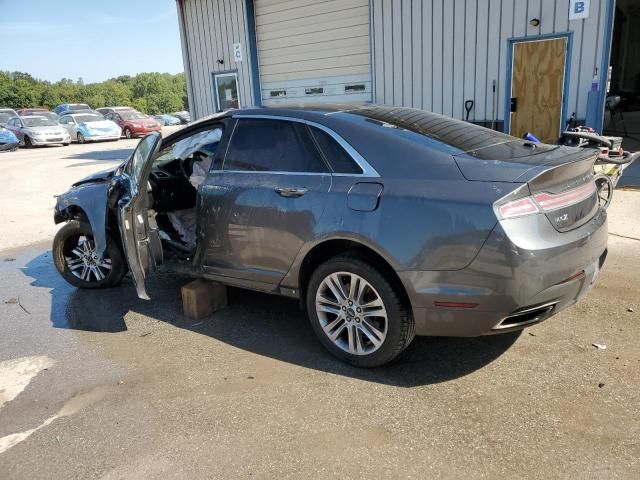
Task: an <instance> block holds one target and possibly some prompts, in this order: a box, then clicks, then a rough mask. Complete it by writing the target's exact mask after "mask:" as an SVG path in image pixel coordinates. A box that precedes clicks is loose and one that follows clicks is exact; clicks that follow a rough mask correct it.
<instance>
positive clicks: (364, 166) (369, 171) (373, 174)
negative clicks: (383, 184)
mask: <svg viewBox="0 0 640 480" xmlns="http://www.w3.org/2000/svg"><path fill="white" fill-rule="evenodd" d="M231 118H234V119H235V120H236V123H235V125H234V127H233V131H232V132H231V136H230V137H229V143H228V144H227V151H228V149H229V145H230V144H231V141H232V140H233V134H234V133H235V130H236V125H237V124H238V120H242V119H243V118H253V119H265V120H280V121H284V122H297V123H302V124H304V125H307V126H309V127H315V128H319V129H320V130H322V131H323V132H325V133H327V134H328V135H329V136H331V137H332V138H333V139H334V140H335V141H336V142H338V144H339V145H340V146H341V147H342V148H343V149H344V150H345V151H346V152H347V154H348V155H349V156H350V157H351V158H352V159H353V161H354V162H356V164H357V165H358V166H359V167H360V169H361V170H362V173H333V172H327V173H321V172H285V171H269V172H255V171H250V170H225V169H224V165H225V163H226V161H227V151H225V154H224V160H223V161H222V166H221V169H220V171H221V172H232V173H252V174H254V175H255V174H256V173H262V174H268V173H272V174H276V175H285V174H286V175H332V176H335V177H358V178H362V177H366V178H380V174H379V173H378V172H377V171H376V170H375V169H374V168H373V167H372V166H371V165H370V164H369V163H368V162H367V161H366V160H365V159H364V158H363V157H362V155H360V154H359V153H358V151H357V150H356V149H355V148H353V147H352V146H351V144H349V143H348V142H347V141H346V140H345V139H344V138H342V137H341V136H340V135H338V134H337V133H336V132H334V131H333V130H331V129H330V128H328V127H326V126H324V125H322V124H320V123H316V122H313V121H311V120H305V119H302V118H295V117H285V116H279V115H232V117H231ZM309 135H312V134H311V132H309ZM311 138H312V140H313V141H314V145H315V139H313V136H312V137H311ZM316 148H317V146H316ZM323 161H324V159H323Z"/></svg>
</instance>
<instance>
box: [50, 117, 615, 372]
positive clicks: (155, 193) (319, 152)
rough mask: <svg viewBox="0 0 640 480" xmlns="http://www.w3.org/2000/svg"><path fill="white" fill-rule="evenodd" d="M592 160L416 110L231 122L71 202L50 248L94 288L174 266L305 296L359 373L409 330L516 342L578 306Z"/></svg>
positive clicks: (204, 123) (322, 333)
mask: <svg viewBox="0 0 640 480" xmlns="http://www.w3.org/2000/svg"><path fill="white" fill-rule="evenodd" d="M596 155H597V152H593V151H587V150H585V149H574V148H569V147H562V146H553V145H543V144H532V143H530V142H527V141H525V140H521V139H517V138H514V137H511V136H509V135H505V134H503V133H499V132H495V131H492V130H488V129H485V128H483V127H480V126H476V125H473V124H470V123H467V122H463V121H459V120H455V119H452V118H448V117H444V116H441V115H437V114H433V113H428V112H425V111H421V110H414V109H409V108H396V107H385V106H377V105H367V106H362V107H355V106H350V107H344V106H331V105H322V106H306V107H304V106H302V107H295V108H294V107H292V108H284V107H283V108H277V109H271V108H251V109H246V110H233V111H228V112H224V113H220V114H217V115H215V116H212V117H208V118H206V119H203V120H200V121H198V122H195V123H193V124H191V125H190V126H188V127H186V128H185V129H183V130H180V131H178V132H176V133H174V134H172V135H170V136H169V137H167V138H166V139H164V140H163V139H162V138H161V136H160V135H159V134H158V133H152V134H149V135H148V136H146V137H144V138H143V139H142V140H141V141H140V143H139V144H138V147H137V148H136V150H135V151H134V153H133V154H132V155H131V157H130V158H129V159H128V160H127V161H125V162H124V163H123V164H122V165H120V166H119V167H117V168H116V169H114V170H110V171H107V172H104V173H101V174H95V175H93V176H91V177H88V178H86V179H84V180H81V181H79V182H77V183H76V184H74V185H73V187H72V188H71V189H70V190H69V191H68V192H67V193H65V194H63V195H60V196H59V197H58V199H57V204H56V207H55V222H56V223H64V224H65V225H64V226H63V227H62V228H61V230H60V231H59V232H58V234H57V235H56V237H55V240H54V245H53V253H54V259H55V264H56V267H57V269H58V270H59V272H60V273H61V274H62V276H63V277H64V278H65V279H66V280H67V281H68V282H69V283H71V284H73V285H75V286H77V287H81V288H100V287H110V286H114V285H117V284H118V283H120V281H121V280H122V279H123V277H124V276H125V274H126V273H127V272H130V273H131V277H132V279H133V282H134V284H135V287H136V289H137V293H138V296H139V297H140V298H143V299H149V296H148V294H147V289H146V287H145V280H146V279H147V278H148V276H149V275H151V274H152V273H153V272H154V271H155V270H156V269H157V268H158V267H159V266H160V264H162V263H165V264H168V265H170V267H171V270H172V271H175V272H178V273H179V274H185V275H188V276H191V277H199V278H205V279H210V280H215V281H218V282H222V283H224V284H226V285H231V286H236V287H241V288H248V289H254V290H258V291H262V292H268V293H272V294H278V295H284V296H287V297H292V298H296V299H299V300H300V301H301V303H302V304H303V306H304V308H305V310H306V312H307V314H308V317H309V320H310V322H311V325H312V327H313V330H314V331H315V333H316V335H317V336H318V338H319V340H320V342H321V343H322V344H323V345H324V346H325V347H326V348H327V349H328V350H329V351H330V352H331V353H332V354H334V355H335V356H337V357H339V358H341V359H342V360H344V361H347V362H349V363H351V364H354V365H358V366H364V367H372V366H377V365H382V364H384V363H387V362H389V361H391V360H392V359H393V358H395V357H396V356H397V355H398V354H400V353H401V352H402V351H403V350H404V349H405V348H406V347H407V346H408V345H409V343H410V342H411V341H412V339H413V338H414V335H438V336H440V335H441V336H478V335H487V334H497V333H504V332H512V331H516V330H520V329H522V328H524V327H526V326H530V325H534V324H536V323H539V322H541V321H543V320H545V319H547V318H549V317H551V316H553V315H555V314H556V313H558V312H560V311H561V310H563V309H564V308H566V307H568V306H569V305H572V304H574V303H575V302H576V301H578V300H579V299H580V298H581V297H582V296H583V295H585V293H586V292H587V291H588V290H589V288H590V287H591V285H592V284H593V283H594V281H595V279H596V277H597V275H598V272H599V270H600V268H601V267H602V264H603V262H604V259H605V257H606V254H607V221H606V219H607V217H606V211H605V210H604V209H602V208H601V207H600V206H599V204H598V199H597V193H596V187H595V184H594V177H593V163H594V161H595V159H596Z"/></svg>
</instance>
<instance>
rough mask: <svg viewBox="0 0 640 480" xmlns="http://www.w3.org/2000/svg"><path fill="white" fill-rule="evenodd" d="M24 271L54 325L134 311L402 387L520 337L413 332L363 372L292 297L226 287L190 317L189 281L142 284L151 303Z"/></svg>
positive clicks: (118, 319) (108, 320)
mask: <svg viewBox="0 0 640 480" xmlns="http://www.w3.org/2000/svg"><path fill="white" fill-rule="evenodd" d="M22 272H23V273H24V274H25V275H27V276H29V277H31V278H33V279H34V280H33V282H32V283H31V285H32V286H35V287H44V288H48V289H51V317H50V320H51V323H52V326H53V327H55V328H70V329H76V330H87V331H93V332H104V333H105V334H109V333H110V332H122V331H126V330H127V325H126V323H125V321H124V319H123V317H124V315H125V314H126V313H127V312H129V311H132V312H135V313H138V314H141V315H145V316H149V317H151V318H154V319H156V320H160V321H163V322H167V323H170V324H172V325H174V326H175V327H178V328H183V329H187V330H190V331H193V332H196V333H199V334H201V335H207V336H209V337H212V338H215V339H217V340H219V341H222V342H225V343H227V344H229V345H232V346H234V347H237V348H240V349H243V350H246V351H250V352H253V353H257V354H260V355H263V356H266V357H270V358H274V359H277V360H280V361H284V362H289V363H291V364H296V365H300V366H303V367H307V368H312V369H315V370H321V371H325V372H329V373H332V374H335V375H344V376H348V377H353V378H358V379H361V380H366V381H370V382H377V383H383V384H388V385H395V386H400V387H414V386H420V385H427V384H433V383H439V382H445V381H449V380H453V379H456V378H459V377H462V376H464V375H468V374H469V373H472V372H474V371H475V370H478V369H480V368H482V367H484V366H486V365H488V364H489V363H491V362H492V361H493V360H495V359H496V358H498V357H499V356H500V355H502V354H503V353H504V352H505V351H506V350H507V349H508V348H509V347H510V346H511V345H512V344H513V343H514V342H515V341H516V339H517V338H518V336H519V333H515V334H504V335H498V336H488V337H479V338H444V337H417V338H416V339H415V340H414V342H413V343H412V345H411V346H410V347H409V348H408V349H407V350H406V351H405V352H404V353H403V354H402V355H401V356H400V357H399V358H398V359H396V360H395V361H394V362H393V363H391V364H389V365H387V366H384V367H380V368H377V369H370V370H367V369H360V368H355V367H352V366H350V365H346V364H344V363H342V362H340V361H338V360H335V359H334V358H333V357H331V356H330V355H329V354H328V353H327V352H326V351H325V350H324V349H323V348H322V346H321V345H320V344H319V342H318V341H317V340H316V338H315V337H314V334H313V331H312V329H311V327H310V325H309V324H308V321H307V319H306V316H305V314H304V313H302V312H301V311H300V310H299V309H298V302H296V301H293V300H290V299H284V298H281V297H277V296H272V295H266V294H260V293H255V292H249V291H245V290H239V289H233V288H230V289H229V307H227V308H226V309H224V310H221V311H219V312H217V313H215V314H214V315H213V316H212V317H211V318H208V319H206V320H204V321H203V322H196V321H194V320H192V319H189V318H186V317H184V316H183V315H182V309H181V301H180V287H181V286H182V285H183V284H185V283H186V282H187V281H188V279H185V278H181V277H178V276H176V275H173V274H170V273H163V274H159V275H157V276H155V277H153V278H152V279H150V281H148V284H147V285H148V288H147V291H148V292H149V295H150V296H151V297H152V300H151V301H143V300H140V299H138V298H137V297H136V295H135V290H134V288H133V285H132V283H131V281H130V280H129V279H125V281H124V282H123V284H122V285H121V286H120V287H117V288H112V289H106V290H78V289H75V288H74V287H71V286H70V285H68V284H67V283H66V282H65V281H64V280H63V279H62V277H60V276H59V275H58V273H57V271H56V270H55V267H54V265H53V263H52V260H51V255H50V254H49V253H45V254H41V255H39V256H37V257H35V258H33V259H32V260H30V261H29V262H28V263H27V264H26V265H25V266H24V267H23V268H22Z"/></svg>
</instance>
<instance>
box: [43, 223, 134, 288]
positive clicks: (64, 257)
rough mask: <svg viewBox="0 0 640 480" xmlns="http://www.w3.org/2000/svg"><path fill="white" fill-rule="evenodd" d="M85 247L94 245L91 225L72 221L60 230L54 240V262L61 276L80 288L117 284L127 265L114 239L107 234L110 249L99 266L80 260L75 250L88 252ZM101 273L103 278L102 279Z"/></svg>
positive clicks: (125, 271)
mask: <svg viewBox="0 0 640 480" xmlns="http://www.w3.org/2000/svg"><path fill="white" fill-rule="evenodd" d="M81 242H84V243H83V244H82V243H81ZM83 246H87V247H88V248H89V249H90V248H91V247H92V246H93V236H92V235H91V227H90V226H89V224H87V223H81V222H79V221H78V220H71V221H70V222H68V223H67V224H66V225H64V226H63V227H62V228H61V229H60V230H59V231H58V233H57V234H56V236H55V238H54V239H53V261H54V263H55V266H56V269H57V270H58V272H60V274H61V275H62V277H63V278H64V279H65V280H66V281H67V282H69V283H70V284H71V285H73V286H75V287H78V288H89V289H93V288H108V287H114V286H116V285H118V284H119V283H120V282H121V281H122V278H123V277H124V276H125V274H126V273H127V268H126V264H125V261H124V259H123V258H122V253H121V252H120V249H119V248H118V246H117V245H116V243H115V241H113V239H112V238H111V237H109V236H107V252H106V255H105V258H104V259H103V261H102V263H101V264H100V266H97V265H96V264H95V263H92V264H89V265H88V264H87V263H85V262H84V260H82V261H81V260H80V259H79V255H76V254H75V253H74V250H79V251H80V252H83V253H87V250H85V249H83ZM94 258H95V257H94ZM92 262H95V260H92ZM107 264H109V265H110V267H107V266H106V265H107ZM90 265H93V266H90ZM96 271H98V272H99V273H96ZM85 276H86V278H85ZM100 276H103V278H99V277H100Z"/></svg>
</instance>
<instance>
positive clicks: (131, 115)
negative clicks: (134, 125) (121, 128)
mask: <svg viewBox="0 0 640 480" xmlns="http://www.w3.org/2000/svg"><path fill="white" fill-rule="evenodd" d="M118 113H119V114H120V116H121V117H122V119H123V120H137V119H140V118H147V116H146V115H145V114H144V113H140V112H118Z"/></svg>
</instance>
